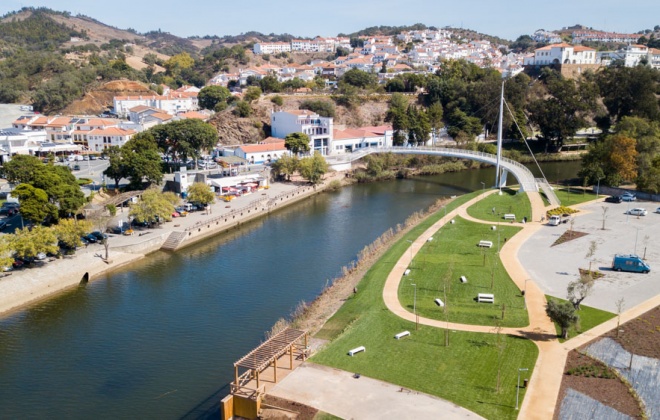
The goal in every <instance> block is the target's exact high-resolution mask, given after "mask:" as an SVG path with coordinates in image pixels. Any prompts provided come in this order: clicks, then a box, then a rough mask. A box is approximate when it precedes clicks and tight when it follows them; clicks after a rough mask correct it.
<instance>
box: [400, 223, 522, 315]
mask: <svg viewBox="0 0 660 420" xmlns="http://www.w3.org/2000/svg"><path fill="white" fill-rule="evenodd" d="M455 221H456V223H454V224H449V223H448V224H446V225H445V226H443V227H442V228H441V229H440V230H439V231H438V232H436V233H435V234H434V236H433V240H432V241H431V242H427V243H426V244H424V247H423V248H422V249H421V250H420V252H419V253H418V254H417V255H416V256H415V259H414V260H413V264H412V268H411V272H410V274H409V275H408V276H405V277H403V279H402V281H401V283H400V285H399V301H400V302H401V304H402V305H403V306H404V307H405V308H407V309H408V310H409V311H410V312H413V306H414V304H415V302H414V301H415V289H417V299H416V309H417V313H418V314H420V316H423V317H427V318H432V319H441V320H444V319H445V314H444V309H443V308H441V307H438V306H437V305H436V304H435V299H436V298H440V299H441V300H442V301H443V302H444V303H445V305H446V306H445V308H446V309H447V315H448V317H449V321H450V322H457V323H462V324H474V325H492V326H495V325H497V324H498V323H499V324H500V325H502V326H503V327H524V326H526V325H528V324H529V319H528V317H527V311H526V310H525V309H524V300H523V297H522V294H521V293H520V290H519V289H518V287H517V286H516V285H515V284H514V283H513V281H512V280H511V278H510V277H509V275H508V274H507V272H506V270H504V267H502V263H501V262H500V259H499V255H498V254H497V248H498V242H500V243H502V244H503V243H504V240H505V238H510V237H512V236H513V235H515V234H516V233H517V232H518V231H520V228H518V227H513V226H507V225H506V224H502V225H500V227H499V229H497V230H492V229H491V227H492V225H490V224H482V223H475V222H471V221H467V220H464V219H462V218H460V217H457V218H456V219H455ZM480 240H488V241H492V242H493V247H492V248H482V247H478V246H477V243H479V241H480ZM484 262H485V264H484ZM460 276H465V277H466V278H467V280H468V282H467V283H461V282H460V281H459V279H460ZM411 284H416V287H414V286H411ZM491 285H492V287H491ZM478 293H492V294H494V295H495V304H489V303H478V302H477V301H476V297H477V294H478ZM503 306H504V319H502V307H503Z"/></svg>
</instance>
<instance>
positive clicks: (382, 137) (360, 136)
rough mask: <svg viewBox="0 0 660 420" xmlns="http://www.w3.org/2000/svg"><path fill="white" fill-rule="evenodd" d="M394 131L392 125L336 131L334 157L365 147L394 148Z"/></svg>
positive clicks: (333, 145)
mask: <svg viewBox="0 0 660 420" xmlns="http://www.w3.org/2000/svg"><path fill="white" fill-rule="evenodd" d="M393 138H394V129H393V128H392V126H391V125H380V126H371V127H360V128H346V129H343V130H339V129H335V130H334V131H333V137H332V153H331V154H332V155H341V154H344V153H352V152H354V151H356V150H360V149H362V148H365V147H378V148H380V147H392V144H393Z"/></svg>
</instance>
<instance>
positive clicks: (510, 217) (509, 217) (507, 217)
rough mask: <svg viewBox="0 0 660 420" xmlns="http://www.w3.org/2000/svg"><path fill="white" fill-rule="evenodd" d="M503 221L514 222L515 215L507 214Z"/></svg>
mask: <svg viewBox="0 0 660 420" xmlns="http://www.w3.org/2000/svg"><path fill="white" fill-rule="evenodd" d="M504 220H516V215H515V214H513V213H507V214H505V215H504Z"/></svg>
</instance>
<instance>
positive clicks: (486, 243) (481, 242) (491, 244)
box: [477, 241, 493, 248]
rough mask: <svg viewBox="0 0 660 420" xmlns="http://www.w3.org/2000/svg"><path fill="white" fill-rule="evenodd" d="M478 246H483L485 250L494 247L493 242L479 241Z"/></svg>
mask: <svg viewBox="0 0 660 420" xmlns="http://www.w3.org/2000/svg"><path fill="white" fill-rule="evenodd" d="M477 246H483V247H485V248H492V247H493V241H479V244H478V245H477Z"/></svg>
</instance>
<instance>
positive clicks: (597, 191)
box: [596, 177, 601, 198]
mask: <svg viewBox="0 0 660 420" xmlns="http://www.w3.org/2000/svg"><path fill="white" fill-rule="evenodd" d="M600 180H601V178H600V177H598V185H597V186H596V198H598V194H600Z"/></svg>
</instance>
